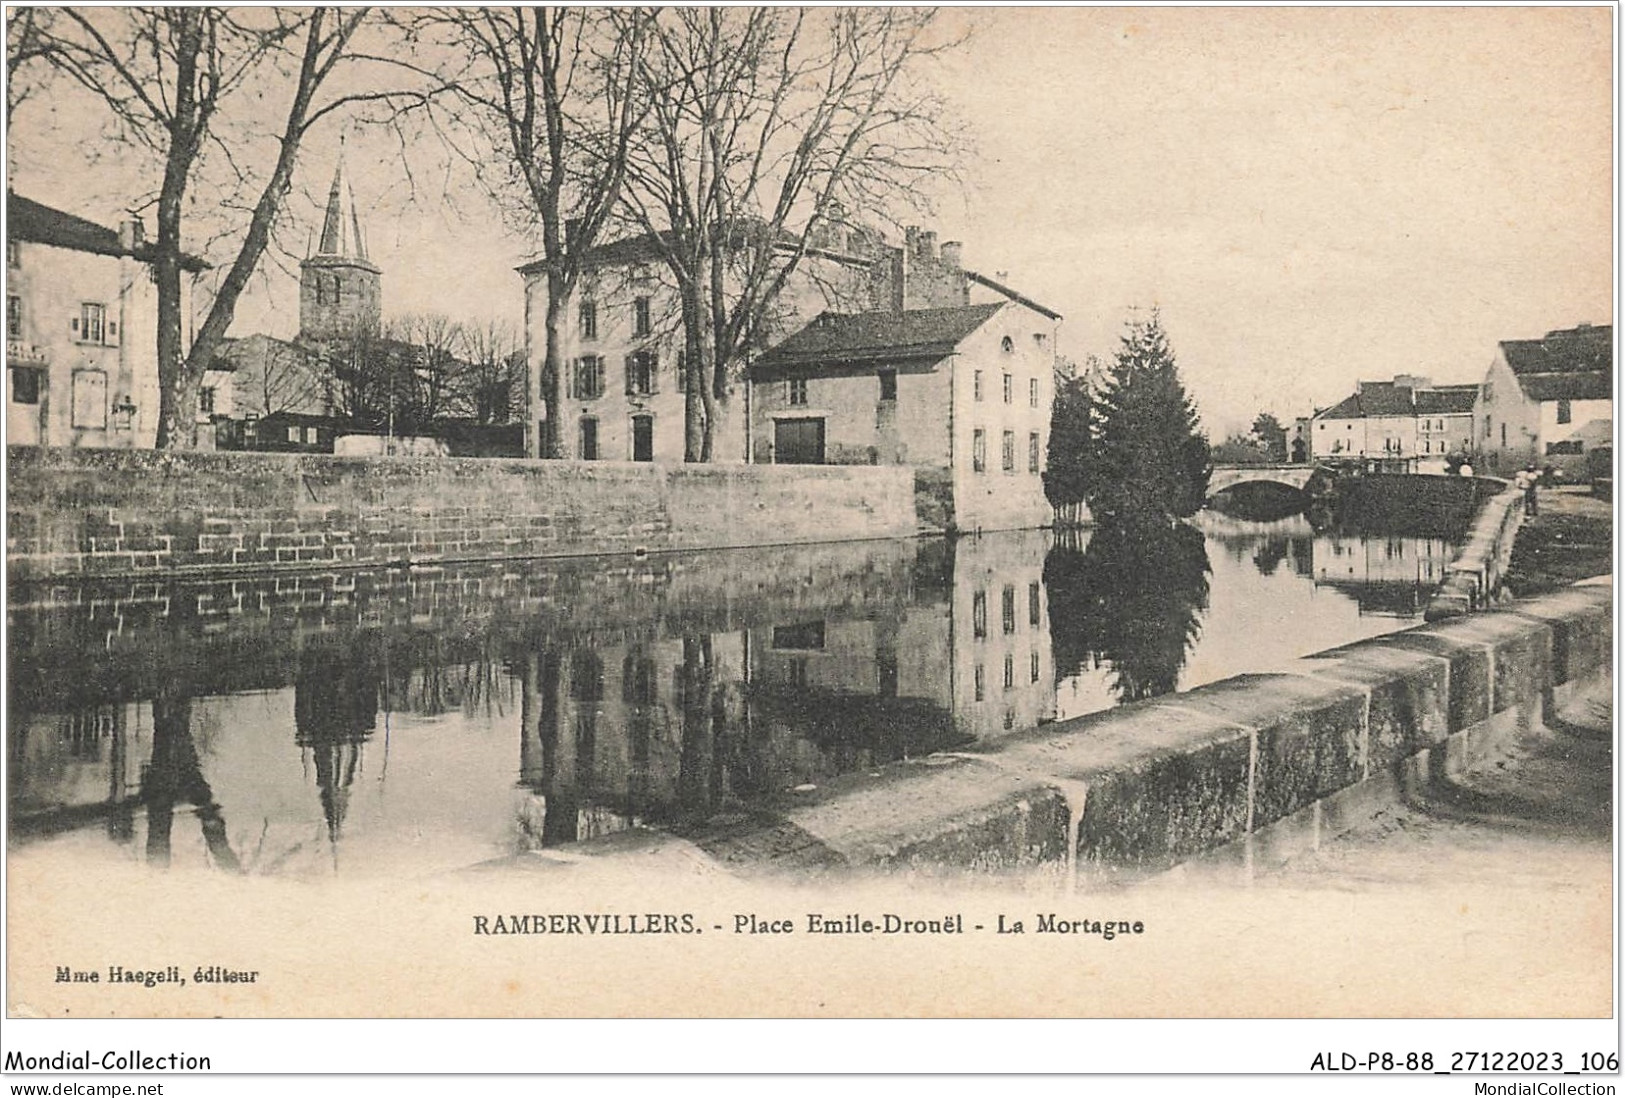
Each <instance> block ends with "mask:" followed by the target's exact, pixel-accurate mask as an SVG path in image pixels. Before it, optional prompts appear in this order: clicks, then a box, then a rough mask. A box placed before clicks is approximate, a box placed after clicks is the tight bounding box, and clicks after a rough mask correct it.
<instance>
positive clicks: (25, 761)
mask: <svg viewBox="0 0 1625 1098" xmlns="http://www.w3.org/2000/svg"><path fill="white" fill-rule="evenodd" d="M1452 552H1453V547H1452V545H1451V544H1450V543H1449V542H1448V541H1446V540H1444V539H1442V538H1419V537H1373V536H1347V535H1334V534H1326V533H1318V534H1317V533H1316V532H1315V531H1314V530H1312V529H1311V528H1310V526H1309V524H1308V523H1307V521H1306V520H1304V519H1303V518H1302V517H1301V516H1300V517H1295V518H1291V519H1286V520H1283V521H1281V522H1276V523H1270V524H1259V523H1247V522H1241V521H1237V520H1234V519H1229V518H1226V517H1224V516H1222V515H1217V514H1211V513H1204V514H1203V515H1202V516H1199V519H1198V521H1197V523H1196V524H1195V525H1192V526H1187V527H1180V528H1177V529H1176V530H1174V531H1172V532H1168V533H1162V534H1158V535H1143V534H1142V535H1136V536H1129V535H1126V534H1118V533H1114V532H1111V531H1107V530H1097V531H1092V532H1091V531H1084V532H1081V533H1078V534H1075V535H1072V534H1068V535H1060V536H1056V535H1052V534H1049V533H1046V532H1038V531H1033V532H1024V533H1010V534H997V535H984V536H981V537H975V538H966V539H962V540H960V541H958V542H957V543H954V544H951V545H950V544H948V543H945V542H943V541H940V540H937V541H934V540H923V541H891V542H869V543H856V544H852V543H848V544H828V545H817V546H797V547H789V548H776V549H762V550H749V551H728V552H712V553H695V554H683V555H671V556H661V557H653V558H646V559H634V558H630V557H624V556H623V557H613V558H597V559H582V560H572V561H523V562H515V561H510V562H498V563H481V564H470V565H460V566H447V567H444V568H430V569H412V570H394V571H382V572H357V573H337V574H328V575H302V576H283V577H280V578H270V577H267V578H261V579H253V580H245V579H236V580H211V581H207V582H197V581H190V582H178V581H177V582H173V583H161V582H160V583H153V582H141V583H126V584H113V585H100V586H94V585H92V586H82V585H67V586H60V587H50V586H45V587H36V588H30V589H27V590H18V589H14V590H13V591H12V592H11V597H10V600H9V603H8V611H7V614H8V623H9V626H10V642H9V661H8V676H9V685H10V694H9V713H8V718H9V719H8V721H7V751H8V753H9V783H8V788H7V791H6V795H7V799H8V808H9V816H10V821H11V835H12V843H13V846H14V847H22V846H27V847H29V848H30V849H33V850H37V851H39V852H41V853H44V852H46V851H61V852H62V854H63V855H64V856H68V855H69V854H70V852H71V853H73V854H75V855H76V856H86V857H90V858H92V859H107V858H113V859H124V860H129V861H134V862H145V863H148V864H150V865H153V866H163V865H171V864H176V865H182V864H185V865H196V866H204V865H207V866H213V867H215V868H217V869H220V870H226V871H241V872H248V873H256V874H276V875H291V876H330V875H333V874H340V875H345V876H367V875H390V876H402V875H405V876H412V875H418V874H425V873H434V872H441V871H445V870H448V869H455V868H459V867H463V866H468V865H471V864H476V863H479V862H482V861H486V860H489V859H493V858H497V857H501V856H504V855H507V854H511V853H514V852H518V851H525V850H535V849H540V848H543V847H557V846H566V845H568V844H570V843H574V842H578V841H581V840H585V839H590V838H593V837H597V836H602V835H607V834H610V833H614V832H617V831H624V830H627V829H630V828H636V827H641V826H665V827H671V828H675V829H677V830H679V831H683V830H685V829H696V828H703V827H707V826H713V825H715V824H716V823H717V822H718V821H727V820H730V819H741V818H746V817H751V816H755V817H758V818H768V819H770V818H771V817H772V814H773V810H774V809H775V807H776V806H782V805H785V804H787V803H791V802H793V801H794V800H795V798H796V797H797V796H798V795H800V794H799V793H798V790H799V791H804V790H805V789H806V788H807V787H809V786H816V785H818V783H820V782H822V781H825V780H827V779H829V778H830V777H832V776H834V775H837V774H841V773H847V772H851V771H855V770H859V769H863V770H871V769H873V768H876V767H880V766H883V765H885V764H887V763H889V762H893V761H896V760H899V759H905V758H910V757H919V756H922V755H927V754H930V753H932V752H935V751H942V750H947V749H958V748H961V747H964V746H966V745H969V744H972V743H975V742H977V741H984V742H985V741H988V740H993V739H997V738H998V737H1000V736H1003V735H1006V734H1008V732H1009V731H1011V730H1014V729H1021V728H1029V727H1032V726H1034V725H1038V724H1043V723H1046V722H1049V721H1052V720H1056V719H1066V718H1069V717H1075V716H1079V715H1082V714H1086V713H1091V712H1096V711H1099V710H1102V709H1105V708H1109V707H1111V706H1113V705H1117V704H1121V703H1123V702H1127V701H1134V700H1138V699H1142V698H1146V697H1151V696H1155V695H1157V694H1161V693H1166V692H1168V691H1174V690H1186V689H1190V688H1191V687H1193V686H1198V685H1201V684H1203V683H1207V682H1212V681H1215V680H1218V679H1222V678H1226V677H1228V676H1231V675H1234V674H1239V673H1242V672H1247V671H1261V670H1268V669H1269V668H1271V667H1273V666H1275V665H1277V664H1279V663H1281V662H1283V661H1286V660H1289V659H1292V658H1294V657H1297V656H1300V655H1306V654H1308V653H1311V652H1315V651H1319V650H1322V649H1325V648H1328V647H1331V646H1334V645H1337V644H1342V643H1346V642H1348V641H1352V640H1355V639H1358V638H1362V637H1369V636H1374V635H1377V634H1381V633H1386V632H1391V631H1393V630H1396V629H1401V628H1404V627H1406V626H1407V625H1410V624H1413V623H1415V622H1417V621H1419V620H1420V617H1421V610H1422V607H1423V606H1424V605H1425V603H1426V600H1427V595H1428V592H1429V591H1430V590H1431V589H1432V588H1433V586H1435V585H1436V583H1437V582H1438V580H1439V579H1440V578H1441V577H1442V575H1443V571H1444V566H1445V564H1446V563H1447V562H1448V560H1449V559H1450V556H1451V554H1452Z"/></svg>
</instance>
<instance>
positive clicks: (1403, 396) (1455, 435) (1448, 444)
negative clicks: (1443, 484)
mask: <svg viewBox="0 0 1625 1098" xmlns="http://www.w3.org/2000/svg"><path fill="white" fill-rule="evenodd" d="M1477 396H1478V386H1476V385H1434V384H1433V383H1432V381H1431V380H1430V379H1428V378H1425V377H1418V376H1416V375H1413V374H1400V375H1398V376H1396V377H1395V378H1394V380H1393V381H1362V382H1361V383H1360V384H1359V387H1358V388H1357V389H1356V391H1355V392H1354V394H1353V395H1352V396H1349V397H1347V398H1345V399H1344V400H1342V401H1339V402H1338V403H1337V404H1334V405H1333V406H1332V407H1330V408H1327V409H1325V410H1323V411H1320V412H1317V413H1315V415H1314V416H1313V417H1312V418H1311V420H1310V424H1309V449H1310V456H1311V457H1312V458H1313V459H1314V460H1316V461H1325V460H1331V461H1339V460H1361V461H1363V462H1364V463H1365V464H1366V465H1368V466H1369V467H1371V468H1373V469H1377V470H1380V471H1384V472H1436V473H1442V472H1444V471H1445V469H1446V466H1447V458H1448V456H1449V455H1451V454H1456V455H1462V454H1466V453H1467V452H1468V451H1469V450H1470V449H1471V448H1472V440H1473V429H1472V423H1473V407H1474V403H1475V401H1476V400H1477Z"/></svg>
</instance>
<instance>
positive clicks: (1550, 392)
mask: <svg viewBox="0 0 1625 1098" xmlns="http://www.w3.org/2000/svg"><path fill="white" fill-rule="evenodd" d="M1518 384H1519V385H1520V386H1521V387H1522V388H1523V391H1524V393H1525V394H1526V395H1527V396H1528V397H1529V399H1530V400H1613V399H1614V375H1613V374H1612V373H1610V372H1609V371H1607V370H1593V371H1590V372H1588V373H1583V374H1525V375H1524V376H1523V377H1520V378H1519V379H1518Z"/></svg>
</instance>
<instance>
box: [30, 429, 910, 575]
mask: <svg viewBox="0 0 1625 1098" xmlns="http://www.w3.org/2000/svg"><path fill="white" fill-rule="evenodd" d="M6 480H7V487H8V498H7V504H6V517H7V532H6V563H7V570H8V579H9V580H10V581H11V582H17V581H32V580H43V579H57V578H62V577H71V576H77V577H106V576H123V575H142V574H153V573H167V574H194V573H216V572H226V573H248V572H267V571H286V570H299V569H312V568H321V569H331V568H334V567H351V566H355V567H378V566H401V565H423V564H430V563H448V562H457V561H470V560H496V559H508V558H523V557H557V556H583V555H593V554H604V553H637V552H640V551H641V552H648V553H659V552H668V551H673V550H682V549H715V548H732V547H743V546H753V545H779V544H791V543H801V542H814V541H842V540H860V539H869V538H888V537H908V536H912V535H913V534H914V533H915V532H916V522H915V518H914V484H913V475H912V472H911V471H910V470H909V469H907V468H904V467H900V466H898V467H858V466H772V465H680V466H666V465H654V464H647V463H631V462H580V461H547V462H539V461H526V460H523V459H500V458H344V457H332V456H329V455H325V454H249V453H176V452H160V451H151V450H145V451H143V450H77V451H74V450H57V449H36V448H32V447H13V448H10V449H8V451H7V454H6Z"/></svg>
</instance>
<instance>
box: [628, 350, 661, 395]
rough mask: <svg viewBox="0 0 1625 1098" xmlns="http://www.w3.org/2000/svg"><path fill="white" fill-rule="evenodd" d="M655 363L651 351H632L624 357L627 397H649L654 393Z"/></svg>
mask: <svg viewBox="0 0 1625 1098" xmlns="http://www.w3.org/2000/svg"><path fill="white" fill-rule="evenodd" d="M656 362H657V359H656V358H655V352H653V351H634V352H633V353H632V354H630V355H628V356H626V392H627V395H628V396H649V395H651V394H652V393H654V392H655V374H656V369H655V363H656Z"/></svg>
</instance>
